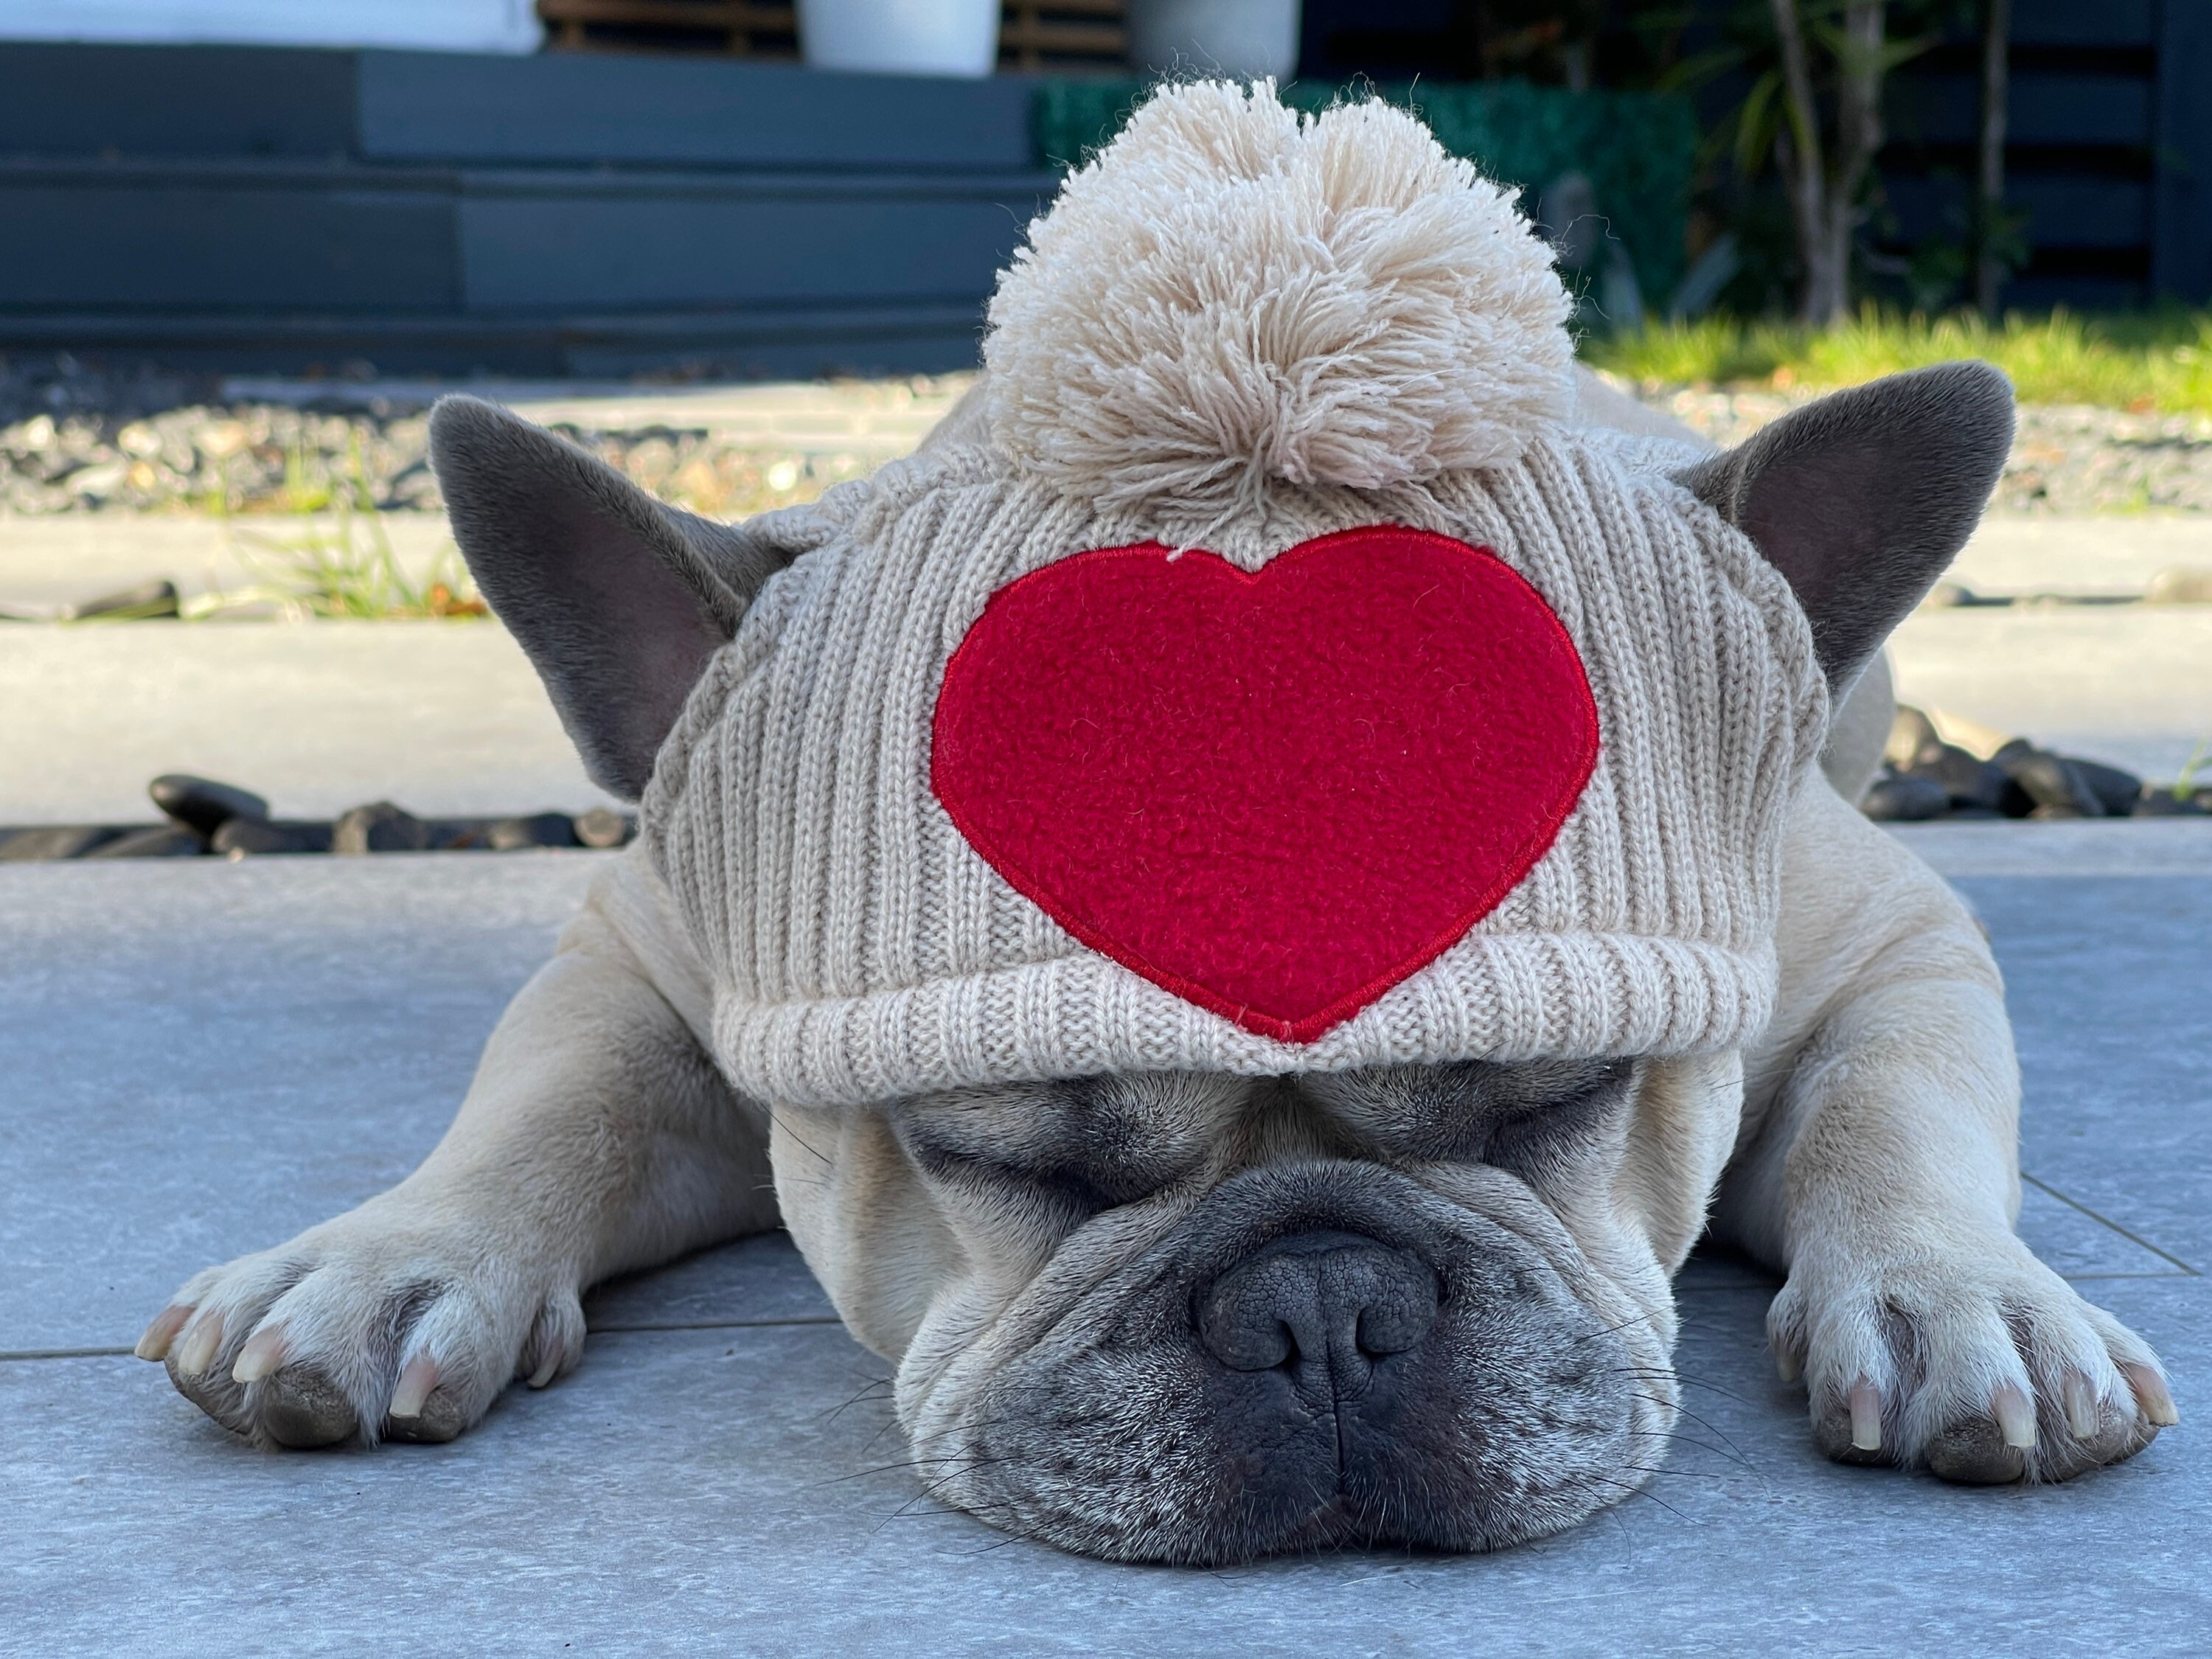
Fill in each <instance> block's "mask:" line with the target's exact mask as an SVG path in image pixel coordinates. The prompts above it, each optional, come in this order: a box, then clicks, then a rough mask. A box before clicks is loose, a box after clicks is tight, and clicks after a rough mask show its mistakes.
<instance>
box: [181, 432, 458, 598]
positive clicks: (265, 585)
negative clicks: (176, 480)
mask: <svg viewBox="0 0 2212 1659" xmlns="http://www.w3.org/2000/svg"><path fill="white" fill-rule="evenodd" d="M342 482H343V485H344V487H343V488H342V489H340V488H333V487H331V486H327V485H321V484H318V483H312V482H310V481H309V480H308V478H307V468H306V465H305V462H304V459H303V458H302V457H301V455H300V453H299V451H298V450H297V449H296V448H295V451H294V453H293V455H292V456H291V457H290V458H289V459H288V460H287V462H286V468H285V493H284V499H285V501H286V502H287V504H288V507H289V512H290V513H291V515H292V516H293V517H294V519H295V520H297V521H298V523H299V525H300V528H299V530H298V531H297V532H295V533H294V534H292V535H289V536H273V535H268V534H264V533H262V532H258V531H251V530H242V529H240V528H238V527H237V526H236V524H235V523H231V524H230V526H229V530H230V539H231V544H232V545H233V546H234V548H236V549H237V550H238V554H239V558H240V562H242V563H244V564H246V566H247V567H248V568H251V569H252V570H254V571H255V572H256V573H257V574H258V575H259V576H260V577H261V578H262V580H259V581H258V582H255V583H254V584H252V585H251V586H246V587H243V588H236V589H232V590H229V591H228V592H225V591H220V590H217V591H210V592H208V593H205V594H203V595H202V596H200V597H199V598H197V599H191V600H188V601H187V602H186V603H185V605H184V606H183V608H182V614H183V616H184V617H185V619H186V620H187V621H203V620H205V619H206V618H208V617H216V616H220V615H222V614H223V613H224V612H226V611H240V610H245V609H247V608H255V609H267V608H270V607H273V608H275V609H276V611H277V612H278V614H280V615H282V616H284V617H288V618H289V619H291V620H294V621H299V620H304V619H305V618H307V617H346V618H352V619H355V620H362V621H369V620H383V619H387V618H395V617H456V618H460V617H488V616H489V615H490V614H491V612H490V611H489V608H488V607H487V606H486V605H485V604H484V602H483V599H482V597H481V596H480V595H478V593H477V591H476V588H475V586H474V584H473V583H471V581H470V580H469V578H468V574H467V572H466V570H465V568H464V567H463V566H462V564H461V562H460V557H459V550H457V549H455V548H454V547H453V544H451V543H450V542H449V543H447V544H446V545H445V546H444V547H442V548H441V549H440V550H439V551H438V554H437V556H436V557H435V559H434V560H433V561H432V562H431V564H430V568H428V570H427V571H425V572H424V573H423V574H422V575H421V576H420V577H416V576H413V575H410V574H409V573H408V570H407V568H406V566H405V565H404V563H403V562H401V560H400V558H399V556H398V553H397V552H396V551H395V550H393V548H392V538H391V536H390V534H389V533H388V532H386V529H385V527H384V519H383V515H382V514H381V513H379V512H378V511H377V510H376V500H375V495H374V492H373V490H372V489H371V488H370V484H369V480H368V466H367V465H366V463H365V462H364V460H363V458H362V453H361V443H360V440H359V438H358V437H356V438H354V439H353V441H352V442H351V445H350V448H349V453H348V455H347V473H346V477H344V479H343V481H342ZM223 516H224V518H225V519H226V520H228V519H229V514H228V512H227V511H226V512H225V513H224V514H223Z"/></svg>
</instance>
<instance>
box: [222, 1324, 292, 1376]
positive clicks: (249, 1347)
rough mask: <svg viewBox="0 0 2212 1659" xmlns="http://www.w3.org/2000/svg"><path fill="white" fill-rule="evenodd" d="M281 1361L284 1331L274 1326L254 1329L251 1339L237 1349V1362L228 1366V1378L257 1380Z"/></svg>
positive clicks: (282, 1357) (282, 1359)
mask: <svg viewBox="0 0 2212 1659" xmlns="http://www.w3.org/2000/svg"><path fill="white" fill-rule="evenodd" d="M283 1363H284V1333H283V1331H281V1330H278V1329H276V1328H270V1329H269V1330H265V1331H256V1332H255V1333H254V1334H253V1340H252V1341H250V1342H248V1343H247V1344H246V1346H244V1347H242V1348H240V1350H239V1351H238V1363H237V1364H235V1365H233V1366H232V1367H231V1368H230V1380H231V1381H232V1382H234V1383H258V1382H259V1381H260V1380H261V1379H262V1378H263V1377H264V1376H268V1375H269V1373H270V1372H271V1371H273V1370H276V1368H277V1367H278V1366H279V1365H282V1364H283Z"/></svg>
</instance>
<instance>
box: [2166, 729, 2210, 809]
mask: <svg viewBox="0 0 2212 1659" xmlns="http://www.w3.org/2000/svg"><path fill="white" fill-rule="evenodd" d="M2207 760H2212V732H2207V733H2206V734H2205V735H2204V736H2203V737H2201V738H2198V739H2197V747H2195V748H2194V749H2192V750H2190V751H2189V758H2188V759H2187V760H2185V761H2184V762H2182V763H2181V771H2180V774H2179V775H2178V776H2177V777H2176V778H2175V779H2174V781H2173V798H2174V799H2176V800H2187V799H2189V798H2190V796H2191V795H2192V794H2194V793H2196V788H2197V772H2198V771H2199V769H2202V768H2203V764H2204V763H2205V762H2206V761H2207Z"/></svg>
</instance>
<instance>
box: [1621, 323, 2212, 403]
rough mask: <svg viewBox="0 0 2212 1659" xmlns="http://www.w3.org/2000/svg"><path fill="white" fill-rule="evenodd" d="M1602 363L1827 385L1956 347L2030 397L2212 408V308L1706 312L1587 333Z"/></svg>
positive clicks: (1700, 376)
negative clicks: (1831, 316) (1749, 316)
mask: <svg viewBox="0 0 2212 1659" xmlns="http://www.w3.org/2000/svg"><path fill="white" fill-rule="evenodd" d="M1582 356H1583V362H1587V363H1588V364H1589V365H1590V367H1592V368H1601V369H1605V370H1607V371H1609V372H1610V373H1613V374H1619V375H1620V376H1622V377H1623V378H1624V379H1626V380H1634V381H1640V382H1644V383H1647V384H1651V385H1655V386H1696V385H1711V386H1745V387H1762V388H1764V387H1773V388H1777V389H1786V388H1789V387H1792V386H1805V387H1827V386H1855V385H1857V384H1858V383H1859V382H1860V381H1863V380H1873V379H1874V378H1875V377H1876V376H1877V375H1882V374H1894V373H1896V372H1897V371H1898V370H1899V369H1905V368H1919V367H1921V366H1922V365H1923V364H1927V363H1940V362H1948V361H1949V360H1950V359H1953V358H1957V357H1983V358H1986V359H1988V360H1989V361H1990V362H1993V363H1995V364H1996V366H1997V367H1998V368H2002V369H2003V370H2004V371H2005V372H2006V373H2007V374H2009V375H2011V376H2012V379H2013V384H2014V386H2015V387H2016V388H2017V389H2018V391H2019V393H2020V398H2021V402H2022V403H2032V404H2103V405H2105V406H2106V407H2107V408H2113V409H2126V410H2136V411H2137V412H2139V413H2143V414H2150V413H2164V414H2191V415H2212V313H2206V312H2199V311H2184V310H2180V309H2178V308H2177V309H2172V310H2166V311H2158V312H2149V313H2138V314H2134V315H2123V316H2112V317H2080V316H2075V315H2073V314H2071V313H2066V312H2056V313H2051V314H2050V315H2048V316H2039V317H2027V316H2021V315H2014V316H2009V317H2008V318H2006V319H2005V320H2004V321H2003V322H2002V323H2001V324H1997V325H1990V324H1989V323H1986V322H1984V321H1983V320H1982V319H1981V318H1979V317H1978V316H1975V315H1972V314H1971V313H1968V314H1964V315H1960V316H1951V317H1935V318H1930V317H1924V316H1917V315H1915V316H1907V315H1904V314H1901V313H1896V312H1882V311H1877V310H1875V309H1874V308H1873V307H1868V308H1867V309H1866V310H1864V311H1862V312H1861V313H1859V314H1858V316H1857V318H1855V319H1852V320H1851V321H1850V322H1847V323H1844V324H1841V325H1838V326H1836V327H1835V328H1832V329H1826V330H1821V329H1808V328H1804V327H1801V326H1798V325H1795V324H1790V323H1779V322H1754V323H1746V322H1737V321H1735V320H1732V319H1727V318H1707V319H1702V320H1700V321H1698V322H1693V323H1671V324H1669V323H1656V324H1653V325H1650V326H1649V327H1647V328H1645V329H1644V330H1643V331H1640V332H1638V333H1633V334H1619V335H1613V336H1610V337H1600V336H1595V335H1593V336H1591V337H1588V338H1586V339H1585V340H1583V344H1582Z"/></svg>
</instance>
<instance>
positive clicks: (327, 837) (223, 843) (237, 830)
mask: <svg viewBox="0 0 2212 1659" xmlns="http://www.w3.org/2000/svg"><path fill="white" fill-rule="evenodd" d="M209 846H210V850H211V851H214V852H217V853H221V854H224V855H225V856H226V857H231V858H243V857H245V856H246V854H249V853H327V852H329V851H330V850H331V826H330V825H329V824H327V823H270V822H269V821H268V820H267V819H265V818H243V817H241V818H229V819H226V820H225V821H224V823H223V824H222V827H221V828H220V829H217V830H216V832H215V834H214V836H212V837H210V842H209Z"/></svg>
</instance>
